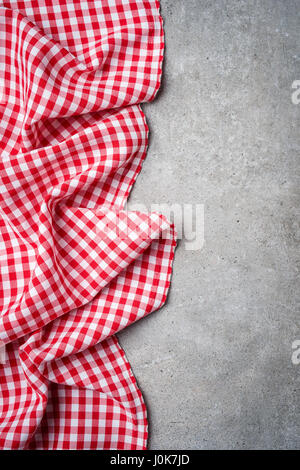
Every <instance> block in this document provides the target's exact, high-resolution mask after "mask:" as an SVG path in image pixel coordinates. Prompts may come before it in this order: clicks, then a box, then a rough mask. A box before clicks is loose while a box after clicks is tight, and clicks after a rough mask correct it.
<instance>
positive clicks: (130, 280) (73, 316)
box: [0, 0, 176, 449]
mask: <svg viewBox="0 0 300 470" xmlns="http://www.w3.org/2000/svg"><path fill="white" fill-rule="evenodd" d="M163 47H164V42H163V29H162V20H161V17H160V15H159V2H158V1H157V0H149V1H147V0H101V1H99V0H92V1H86V2H84V1H82V0H71V1H69V0H37V1H30V0H26V1H21V0H11V1H3V0H0V64H3V66H1V69H0V86H1V90H0V91H1V93H0V98H1V99H0V135H1V138H0V149H1V157H0V302H1V304H0V306H1V312H0V347H3V346H4V345H5V346H6V347H5V349H6V357H5V359H6V360H5V363H4V364H0V379H1V383H0V448H2V449H144V448H146V445H147V416H146V408H145V404H144V401H143V398H142V395H141V392H140V391H139V389H138V387H137V384H136V381H135V379H134V377H133V374H132V372H131V369H130V365H129V363H128V361H127V360H126V358H125V355H124V352H123V350H122V349H121V347H120V345H119V344H118V340H117V338H116V336H114V335H115V333H117V332H118V331H120V330H121V329H122V328H124V327H126V326H127V325H129V324H131V323H133V322H135V321H137V320H138V319H140V318H142V317H144V316H145V315H147V314H149V313H151V312H152V311H153V310H156V309H158V308H159V307H160V306H161V305H163V303H164V302H165V299H166V296H167V291H168V287H169V284H170V276H171V265H172V259H173V255H174V250H175V244H176V242H175V234H174V227H173V225H170V224H169V222H168V221H167V220H166V219H165V218H164V217H163V216H162V215H160V214H156V213H150V214H143V213H139V212H127V211H126V210H125V209H124V206H125V203H126V200H127V198H128V195H129V192H130V190H131V187H132V185H133V183H134V182H135V180H136V177H137V175H138V173H139V171H140V169H141V165H142V162H143V160H144V158H145V156H146V149H147V141H148V128H147V124H146V122H145V118H144V115H143V112H142V110H141V108H140V105H139V103H141V102H145V101H150V100H152V99H153V98H154V97H155V94H156V92H157V90H158V88H159V84H160V77H161V63H162V56H163ZM1 350H2V351H3V349H1Z"/></svg>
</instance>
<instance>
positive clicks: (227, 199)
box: [119, 0, 300, 449]
mask: <svg viewBox="0 0 300 470" xmlns="http://www.w3.org/2000/svg"><path fill="white" fill-rule="evenodd" d="M161 13H162V16H163V18H164V27H165V35H166V51H165V62H164V76H163V83H162V88H161V90H160V92H159V95H158V96H157V99H156V100H155V101H154V102H153V103H151V104H148V105H145V106H144V111H145V113H146V116H147V121H148V123H149V126H150V130H151V140H150V147H149V152H148V157H147V160H146V162H145V164H144V166H143V170H142V173H141V175H140V176H139V178H138V180H137V183H136V185H135V188H134V190H133V193H132V196H131V202H133V203H137V202H139V203H145V204H147V205H148V206H149V207H150V204H152V203H158V204H161V203H169V204H174V203H180V204H182V203H189V204H204V211H205V244H204V246H203V248H202V249H201V250H199V251H187V250H186V247H185V244H184V242H181V243H180V244H179V246H178V248H177V250H176V255H175V262H174V273H173V279H172V286H171V290H170V293H169V297H168V301H167V304H166V305H165V306H164V307H163V308H162V309H161V310H160V311H158V312H155V313H153V314H152V315H150V316H149V317H147V318H146V319H144V320H142V321H140V322H138V323H136V324H135V325H133V326H131V327H130V328H127V329H126V330H125V331H124V332H122V333H121V334H120V335H119V338H120V340H121V343H122V345H123V346H124V349H125V351H126V354H127V356H128V358H129V359H130V362H131V365H132V368H133V371H134V373H135V375H136V377H137V379H138V383H139V385H140V387H141V390H142V391H143V393H144V396H145V399H146V402H147V405H148V411H149V419H150V441H149V447H150V448H151V449H208V448H209V449H237V448H245V449H261V448H264V449H271V448H275V449H281V448H298V449H299V448H300V407H299V404H300V403H299V374H300V365H299V366H297V365H293V364H292V361H291V355H292V342H293V341H294V340H295V339H300V321H299V268H300V256H299V254H300V253H299V241H300V225H299V176H300V174H299V162H298V160H299V144H300V141H299V117H300V104H299V105H298V106H297V105H295V104H293V103H292V101H291V94H292V91H293V90H292V88H291V85H292V83H293V81H294V80H297V79H298V80H300V56H299V54H300V44H299V42H300V41H299V30H300V15H299V13H300V1H299V0H261V1H251V0H248V1H244V0H211V1H207V0H162V1H161Z"/></svg>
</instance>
